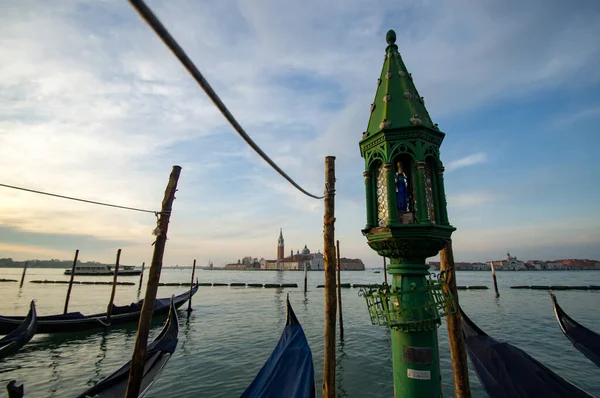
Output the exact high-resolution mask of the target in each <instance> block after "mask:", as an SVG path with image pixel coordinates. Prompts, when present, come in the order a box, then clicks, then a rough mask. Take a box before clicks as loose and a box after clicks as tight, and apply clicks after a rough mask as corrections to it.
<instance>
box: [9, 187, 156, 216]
mask: <svg viewBox="0 0 600 398" xmlns="http://www.w3.org/2000/svg"><path fill="white" fill-rule="evenodd" d="M0 187H5V188H12V189H17V190H19V191H25V192H31V193H37V194H40V195H47V196H53V197H55V198H62V199H69V200H75V201H77V202H84V203H90V204H93V205H100V206H107V207H115V208H117V209H124V210H132V211H139V212H143V213H152V214H155V215H158V214H162V212H160V211H155V210H146V209H139V208H136V207H129V206H120V205H113V204H111V203H104V202H96V201H94V200H87V199H81V198H75V197H72V196H65V195H58V194H55V193H50V192H43V191H37V190H35V189H29V188H23V187H17V186H14V185H8V184H0Z"/></svg>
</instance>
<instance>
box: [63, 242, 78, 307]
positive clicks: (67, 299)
mask: <svg viewBox="0 0 600 398" xmlns="http://www.w3.org/2000/svg"><path fill="white" fill-rule="evenodd" d="M77 257H79V249H77V250H75V258H74V259H73V266H72V267H71V279H69V288H68V289H67V298H66V299H65V310H64V312H63V313H64V314H66V313H67V311H68V310H69V299H70V298H71V289H72V288H73V278H75V266H76V265H77Z"/></svg>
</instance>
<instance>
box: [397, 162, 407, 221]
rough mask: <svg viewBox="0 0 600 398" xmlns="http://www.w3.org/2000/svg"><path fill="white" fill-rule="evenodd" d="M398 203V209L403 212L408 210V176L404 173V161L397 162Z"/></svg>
mask: <svg viewBox="0 0 600 398" xmlns="http://www.w3.org/2000/svg"><path fill="white" fill-rule="evenodd" d="M396 166H397V167H398V169H397V171H396V203H397V206H398V210H399V211H400V212H402V213H404V212H407V211H408V198H409V195H408V178H407V177H406V174H405V173H404V169H403V167H402V162H398V163H396Z"/></svg>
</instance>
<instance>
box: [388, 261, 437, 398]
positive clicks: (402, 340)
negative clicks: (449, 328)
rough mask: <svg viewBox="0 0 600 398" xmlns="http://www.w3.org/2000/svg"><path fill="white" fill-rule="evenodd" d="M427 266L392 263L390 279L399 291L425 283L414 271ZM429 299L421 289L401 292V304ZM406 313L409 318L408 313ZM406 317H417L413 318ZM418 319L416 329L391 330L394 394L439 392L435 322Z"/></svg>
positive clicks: (414, 396) (429, 397) (430, 397)
mask: <svg viewBox="0 0 600 398" xmlns="http://www.w3.org/2000/svg"><path fill="white" fill-rule="evenodd" d="M427 268H429V267H428V266H427V265H425V264H422V265H419V264H402V265H399V264H393V266H392V269H393V270H394V271H396V272H395V275H394V279H393V282H392V283H393V285H394V286H395V287H396V288H397V289H399V290H401V291H411V290H412V288H421V287H424V286H426V284H427V282H426V279H425V276H424V275H422V274H421V275H419V274H416V273H417V272H419V271H422V270H423V269H424V270H427ZM419 273H420V272H419ZM428 301H430V297H429V295H428V293H427V292H426V291H422V290H421V291H418V293H417V292H415V293H414V294H412V295H404V296H403V297H402V303H401V307H402V308H416V307H420V306H423V305H424V304H426V303H427V302H428ZM406 316H408V317H409V318H410V315H408V314H407V315H406ZM408 320H411V321H416V319H414V318H413V319H406V321H408ZM418 323H419V324H420V327H419V328H417V329H416V330H410V331H402V330H401V329H400V328H396V327H393V328H392V330H391V332H392V363H393V371H394V397H395V398H438V397H441V396H442V392H441V378H440V368H439V352H438V340H437V339H438V336H437V326H434V325H433V324H432V323H431V322H426V321H425V320H423V321H422V322H418ZM405 330H406V329H405Z"/></svg>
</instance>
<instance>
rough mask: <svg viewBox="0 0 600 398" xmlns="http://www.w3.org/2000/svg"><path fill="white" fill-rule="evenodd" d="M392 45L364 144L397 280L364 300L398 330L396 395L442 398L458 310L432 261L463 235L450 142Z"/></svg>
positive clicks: (391, 39)
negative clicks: (453, 192) (447, 156)
mask: <svg viewBox="0 0 600 398" xmlns="http://www.w3.org/2000/svg"><path fill="white" fill-rule="evenodd" d="M386 41H387V44H388V45H387V47H386V50H385V58H384V64H383V68H382V70H381V74H380V76H379V79H378V80H377V85H376V86H375V84H374V87H376V94H375V99H374V101H373V103H372V104H371V106H370V111H371V114H370V117H369V122H368V125H367V129H366V131H364V132H363V134H362V138H361V140H360V152H361V156H362V157H363V158H364V159H365V163H364V164H365V172H364V173H363V175H364V177H365V188H366V207H367V224H366V226H365V228H364V229H363V230H362V233H363V235H364V236H365V237H366V238H367V243H368V244H369V246H370V247H371V248H372V249H373V250H375V251H376V252H377V253H378V254H379V255H380V256H383V257H387V258H389V259H390V261H389V265H388V269H389V273H390V275H391V276H392V280H391V281H390V284H389V285H387V284H382V285H380V286H377V287H369V288H363V289H362V291H361V294H362V295H363V297H364V298H365V300H366V304H367V308H368V309H369V313H370V315H371V321H372V322H373V323H374V324H378V325H380V324H383V325H386V326H388V327H390V329H391V340H392V364H393V375H394V396H395V397H396V398H400V397H402V398H416V397H430V398H433V397H435V398H438V397H441V396H442V383H441V377H440V369H439V351H438V336H437V328H438V327H439V326H440V325H441V322H442V321H441V318H442V317H444V316H446V315H448V314H449V313H452V312H454V311H456V308H455V307H454V305H453V300H452V297H451V296H450V295H449V294H448V293H447V292H446V291H445V289H444V285H445V283H446V282H445V280H443V279H440V280H438V279H436V278H431V277H430V274H429V265H427V264H426V262H425V260H426V259H427V258H428V257H433V256H435V255H436V254H437V253H438V252H439V251H440V250H441V249H442V248H444V247H445V245H446V244H447V242H449V241H450V237H451V235H452V232H453V231H454V230H455V228H454V227H453V226H451V225H450V224H449V222H448V214H447V211H446V196H445V193H444V183H443V176H442V171H443V167H442V162H441V160H440V152H439V148H440V145H441V143H442V141H443V139H444V136H445V135H444V133H442V132H441V131H440V130H439V128H438V126H437V124H434V123H433V122H432V121H431V118H430V116H429V113H428V112H427V109H426V107H425V102H424V100H423V98H422V97H421V96H420V95H419V92H418V91H417V88H416V87H415V84H414V82H413V78H412V75H411V74H410V73H408V71H407V69H406V66H405V65H404V62H403V60H402V57H401V56H400V53H399V52H398V46H397V45H396V33H395V32H394V31H393V30H390V31H388V32H387V35H386ZM373 83H375V82H373ZM388 303H389V305H388ZM382 315H384V316H382Z"/></svg>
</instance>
